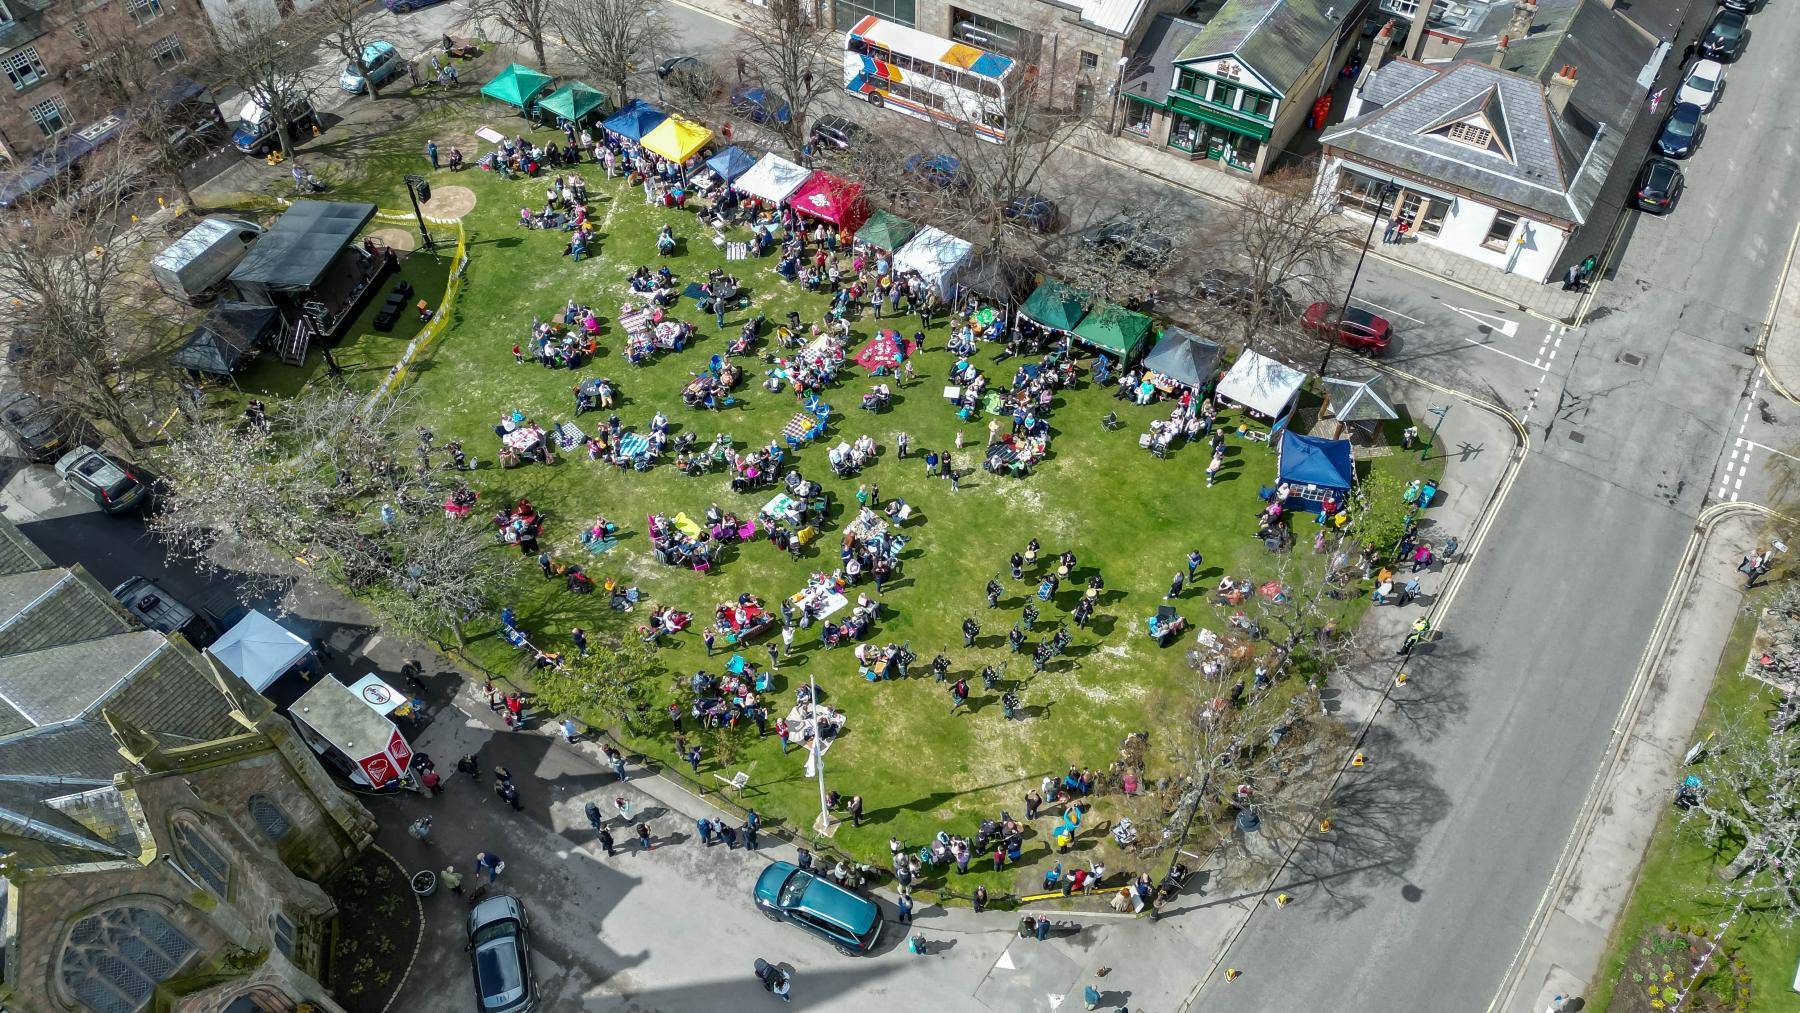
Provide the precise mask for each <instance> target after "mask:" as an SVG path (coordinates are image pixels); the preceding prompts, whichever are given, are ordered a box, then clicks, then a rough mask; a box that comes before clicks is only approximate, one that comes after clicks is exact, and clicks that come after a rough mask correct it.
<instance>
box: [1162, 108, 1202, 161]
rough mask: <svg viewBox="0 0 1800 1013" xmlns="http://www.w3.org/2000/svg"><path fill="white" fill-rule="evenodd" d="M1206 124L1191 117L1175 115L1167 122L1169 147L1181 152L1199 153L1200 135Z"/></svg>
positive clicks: (1180, 114) (1181, 114)
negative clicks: (1178, 149)
mask: <svg viewBox="0 0 1800 1013" xmlns="http://www.w3.org/2000/svg"><path fill="white" fill-rule="evenodd" d="M1205 127H1206V124H1204V123H1202V122H1200V121H1199V120H1197V119H1195V118H1194V117H1192V116H1188V115H1185V114H1183V113H1176V114H1175V116H1174V117H1173V118H1171V119H1170V121H1169V146H1170V147H1172V148H1180V149H1181V150H1182V151H1190V152H1192V151H1200V150H1201V147H1200V145H1201V140H1200V135H1201V133H1202V131H1204V129H1205Z"/></svg>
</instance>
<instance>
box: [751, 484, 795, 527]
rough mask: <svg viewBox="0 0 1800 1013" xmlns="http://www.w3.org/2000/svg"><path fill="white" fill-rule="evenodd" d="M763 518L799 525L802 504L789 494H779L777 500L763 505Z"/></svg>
mask: <svg viewBox="0 0 1800 1013" xmlns="http://www.w3.org/2000/svg"><path fill="white" fill-rule="evenodd" d="M761 513H762V516H764V517H766V518H768V519H770V520H779V521H787V522H788V523H789V524H798V523H800V520H801V516H802V515H801V512H800V503H799V501H798V500H796V499H794V497H792V496H789V495H788V494H787V493H785V492H783V493H777V494H776V496H775V498H774V499H772V500H770V501H768V502H767V503H764V504H763V508H762V512H761Z"/></svg>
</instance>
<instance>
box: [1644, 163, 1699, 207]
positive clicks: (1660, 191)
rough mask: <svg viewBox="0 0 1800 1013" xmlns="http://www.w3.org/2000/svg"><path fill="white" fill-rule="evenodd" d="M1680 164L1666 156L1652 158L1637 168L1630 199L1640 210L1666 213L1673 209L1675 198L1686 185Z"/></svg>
mask: <svg viewBox="0 0 1800 1013" xmlns="http://www.w3.org/2000/svg"><path fill="white" fill-rule="evenodd" d="M1686 182H1687V181H1686V180H1685V179H1684V178H1683V177H1682V173H1681V166H1679V165H1676V164H1675V163H1674V162H1671V161H1669V160H1668V159H1666V158H1652V159H1650V160H1649V161H1647V162H1645V163H1644V167H1643V168H1642V169H1639V170H1638V176H1637V182H1636V183H1634V184H1632V187H1631V200H1632V203H1634V204H1636V205H1637V206H1638V208H1639V209H1640V210H1642V211H1646V212H1648V213H1650V214H1653V215H1666V214H1668V213H1669V212H1670V211H1673V210H1674V209H1675V199H1676V198H1677V197H1679V196H1681V188H1682V187H1683V186H1684V185H1686Z"/></svg>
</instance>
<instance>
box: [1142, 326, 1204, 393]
mask: <svg viewBox="0 0 1800 1013" xmlns="http://www.w3.org/2000/svg"><path fill="white" fill-rule="evenodd" d="M1222 358H1224V350H1223V349H1221V348H1220V347H1219V346H1218V345H1215V344H1213V343H1212V342H1210V341H1207V340H1206V339H1204V338H1201V337H1199V336H1198V335H1195V334H1191V333H1189V332H1187V331H1184V330H1182V329H1181V328H1179V327H1170V328H1167V329H1166V330H1164V331H1163V334H1162V338H1161V339H1160V340H1159V341H1157V343H1156V347H1155V348H1153V349H1151V350H1150V355H1149V357H1148V358H1146V359H1145V360H1144V368H1145V369H1150V370H1155V371H1156V372H1158V373H1161V374H1162V375H1164V376H1166V377H1168V378H1169V379H1171V380H1174V381H1175V382H1176V383H1179V384H1182V385H1183V386H1187V387H1194V388H1204V387H1206V386H1207V385H1208V384H1210V383H1212V382H1213V380H1214V378H1215V377H1216V376H1217V375H1218V372H1219V360H1220V359H1222Z"/></svg>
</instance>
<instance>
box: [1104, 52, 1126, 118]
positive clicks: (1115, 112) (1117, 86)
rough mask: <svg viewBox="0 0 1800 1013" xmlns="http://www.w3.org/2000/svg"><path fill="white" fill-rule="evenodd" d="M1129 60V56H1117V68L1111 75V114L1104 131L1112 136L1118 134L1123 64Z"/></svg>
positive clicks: (1123, 86) (1122, 96)
mask: <svg viewBox="0 0 1800 1013" xmlns="http://www.w3.org/2000/svg"><path fill="white" fill-rule="evenodd" d="M1130 62H1131V57H1129V56H1121V57H1119V69H1118V71H1117V72H1116V73H1115V75H1114V76H1113V86H1112V100H1113V101H1112V115H1111V116H1108V117H1107V118H1106V132H1107V134H1108V135H1109V136H1112V137H1117V136H1119V106H1120V104H1121V103H1123V102H1124V101H1125V65H1126V64H1128V63H1130Z"/></svg>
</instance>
